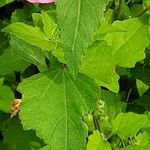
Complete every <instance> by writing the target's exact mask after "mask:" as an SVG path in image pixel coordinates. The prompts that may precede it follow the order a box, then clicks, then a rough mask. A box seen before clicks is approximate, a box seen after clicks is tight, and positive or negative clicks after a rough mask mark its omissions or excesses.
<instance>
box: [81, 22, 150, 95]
mask: <svg viewBox="0 0 150 150" xmlns="http://www.w3.org/2000/svg"><path fill="white" fill-rule="evenodd" d="M105 27H106V29H105ZM119 29H120V30H119ZM111 30H112V32H110V31H111ZM105 32H106V33H107V34H106V33H105ZM102 34H104V36H103V39H104V40H105V41H106V42H102V41H101V40H102V37H101V35H102ZM105 34H106V35H105ZM97 36H98V37H99V36H100V39H101V40H99V39H98V37H96V39H95V40H98V41H96V42H95V43H93V44H92V45H91V46H90V47H89V48H88V50H87V52H86V54H85V60H84V62H83V63H82V65H81V72H83V73H85V74H87V75H90V76H92V77H93V78H95V79H96V80H98V82H99V84H100V85H102V86H105V87H106V88H108V89H110V90H112V91H114V92H118V90H119V85H118V79H119V76H118V75H117V74H116V72H115V68H116V65H117V66H121V67H127V68H131V67H134V65H135V63H136V62H137V61H139V60H142V59H143V58H144V57H145V48H146V47H147V46H148V44H149V37H148V28H147V25H144V24H143V23H142V22H140V20H139V19H128V20H125V21H115V22H114V23H113V24H112V25H111V26H108V25H105V24H102V27H101V26H100V28H99V31H98V35H97ZM137 43H138V44H137Z"/></svg>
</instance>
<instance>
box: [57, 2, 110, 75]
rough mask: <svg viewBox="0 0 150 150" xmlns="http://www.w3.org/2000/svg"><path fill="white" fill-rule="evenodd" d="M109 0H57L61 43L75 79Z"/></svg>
mask: <svg viewBox="0 0 150 150" xmlns="http://www.w3.org/2000/svg"><path fill="white" fill-rule="evenodd" d="M108 1H109V0H101V1H97V0H92V1H91V0H71V1H70V0H63V1H61V0H57V14H58V22H59V27H60V29H61V41H62V43H63V46H64V52H65V57H66V60H67V64H68V67H69V69H70V72H71V73H72V75H73V76H74V77H75V76H76V74H77V73H78V70H79V66H80V64H81V61H82V57H83V56H84V53H85V51H86V49H87V47H88V46H89V45H90V43H91V41H92V36H93V35H94V33H95V31H96V29H97V27H98V25H99V23H100V20H101V19H102V14H103V11H104V10H105V7H106V5H107V3H108Z"/></svg>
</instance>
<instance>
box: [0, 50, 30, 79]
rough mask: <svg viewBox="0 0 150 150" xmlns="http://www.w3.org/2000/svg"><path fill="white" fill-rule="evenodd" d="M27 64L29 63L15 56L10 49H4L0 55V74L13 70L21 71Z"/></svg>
mask: <svg viewBox="0 0 150 150" xmlns="http://www.w3.org/2000/svg"><path fill="white" fill-rule="evenodd" d="M28 65H29V63H27V62H25V61H24V60H22V59H21V58H19V57H17V56H15V54H14V53H13V51H12V50H10V49H6V50H4V53H3V54H2V55H1V56H0V76H3V75H6V74H9V73H13V72H14V71H23V70H24V69H25V68H26V67H27V66H28Z"/></svg>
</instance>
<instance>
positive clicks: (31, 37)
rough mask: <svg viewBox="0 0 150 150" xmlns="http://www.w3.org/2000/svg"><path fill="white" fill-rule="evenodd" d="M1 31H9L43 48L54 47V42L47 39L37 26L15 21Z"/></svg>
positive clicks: (50, 48) (49, 48)
mask: <svg viewBox="0 0 150 150" xmlns="http://www.w3.org/2000/svg"><path fill="white" fill-rule="evenodd" d="M2 31H4V32H7V33H10V34H11V35H14V36H16V37H18V38H20V39H22V40H24V41H26V42H28V43H30V44H32V45H34V46H37V47H40V48H42V49H45V50H52V49H54V48H55V43H54V42H53V41H51V40H49V39H48V37H47V36H46V35H45V34H44V33H43V32H42V31H41V30H40V28H38V27H32V26H29V25H27V24H24V23H22V22H16V23H12V24H10V25H9V26H7V27H5V28H4V29H3V30H2Z"/></svg>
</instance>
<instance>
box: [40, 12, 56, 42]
mask: <svg viewBox="0 0 150 150" xmlns="http://www.w3.org/2000/svg"><path fill="white" fill-rule="evenodd" d="M42 21H43V25H44V27H43V30H44V32H45V34H46V35H47V37H48V38H49V39H51V40H53V39H55V38H57V36H58V27H57V25H56V24H55V22H54V21H53V20H52V19H51V17H50V16H49V15H48V13H46V12H42Z"/></svg>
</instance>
